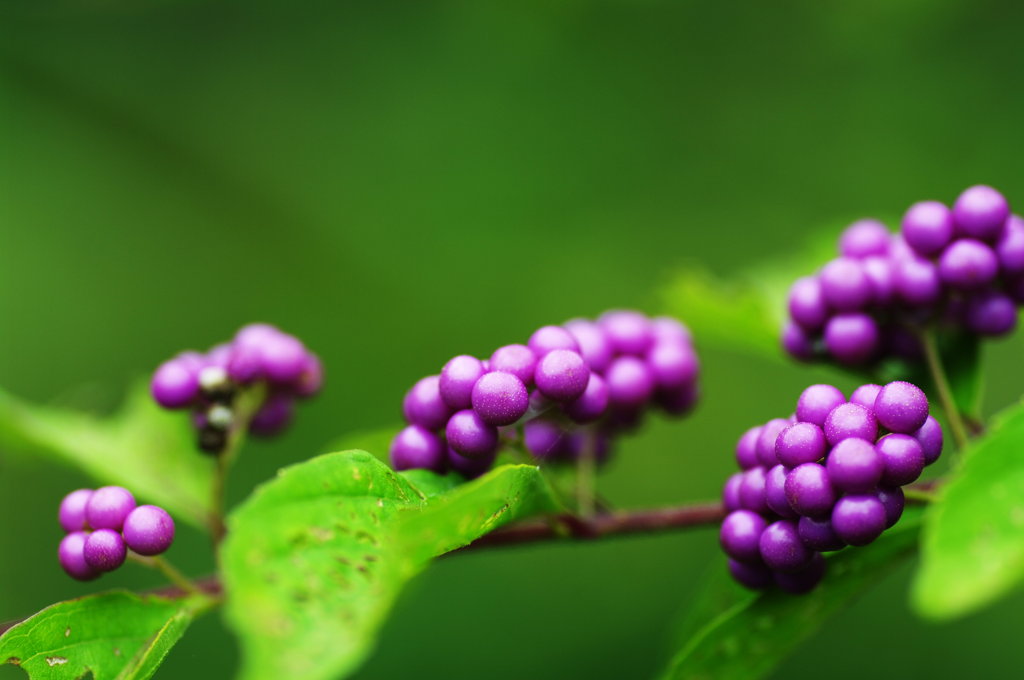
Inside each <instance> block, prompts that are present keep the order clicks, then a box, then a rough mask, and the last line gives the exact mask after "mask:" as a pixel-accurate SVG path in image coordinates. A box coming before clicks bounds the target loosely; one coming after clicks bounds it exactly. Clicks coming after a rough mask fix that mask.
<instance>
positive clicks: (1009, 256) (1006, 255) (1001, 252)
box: [996, 215, 1024, 276]
mask: <svg viewBox="0 0 1024 680" xmlns="http://www.w3.org/2000/svg"><path fill="white" fill-rule="evenodd" d="M996 257H998V258H999V269H1000V270H1001V271H1002V273H1003V274H1009V275H1011V276H1012V275H1016V274H1024V219H1021V218H1020V217H1018V216H1017V215H1011V216H1010V219H1009V220H1007V222H1006V230H1005V231H1004V232H1003V235H1002V236H1000V237H999V241H998V242H997V243H996Z"/></svg>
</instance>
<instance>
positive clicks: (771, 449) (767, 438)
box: [755, 418, 792, 469]
mask: <svg viewBox="0 0 1024 680" xmlns="http://www.w3.org/2000/svg"><path fill="white" fill-rule="evenodd" d="M790 425H792V423H791V422H790V421H788V420H786V419H784V418H773V419H772V420H769V421H768V422H767V423H765V424H764V427H762V428H761V432H760V433H758V435H757V445H756V447H755V450H756V451H757V460H758V462H759V463H760V464H761V465H763V466H764V467H765V469H768V468H771V467H774V466H775V465H778V464H779V459H778V458H776V456H775V442H776V441H777V440H778V438H779V435H780V434H781V433H782V431H783V430H785V429H786V428H787V427H789V426H790Z"/></svg>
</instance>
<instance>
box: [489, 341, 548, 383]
mask: <svg viewBox="0 0 1024 680" xmlns="http://www.w3.org/2000/svg"><path fill="white" fill-rule="evenodd" d="M490 369H491V370H492V371H501V372H503V373H511V374H512V375H514V376H515V377H517V378H519V380H521V381H522V383H523V384H524V385H526V386H527V387H529V386H530V385H532V384H533V372H534V371H535V370H536V369H537V356H536V355H535V354H534V353H533V350H532V349H530V348H529V347H527V346H526V345H505V346H504V347H499V348H498V349H496V350H494V354H492V355H491V360H490Z"/></svg>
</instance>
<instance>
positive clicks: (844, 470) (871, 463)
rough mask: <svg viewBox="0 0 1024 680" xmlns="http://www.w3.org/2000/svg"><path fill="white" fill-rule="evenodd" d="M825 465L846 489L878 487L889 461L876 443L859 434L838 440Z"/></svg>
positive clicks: (831, 477) (835, 479)
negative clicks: (856, 436) (880, 452)
mask: <svg viewBox="0 0 1024 680" xmlns="http://www.w3.org/2000/svg"><path fill="white" fill-rule="evenodd" d="M825 466H826V468H827V469H828V476H829V479H831V480H832V484H833V485H835V487H836V488H837V489H839V490H840V491H844V492H846V493H860V492H867V491H870V490H872V489H874V488H875V487H876V486H877V485H878V481H879V480H880V479H881V478H882V474H883V473H884V472H885V461H884V459H883V458H882V456H881V454H879V452H878V450H877V449H875V446H874V444H872V443H871V442H870V441H866V440H864V439H855V438H850V439H844V440H842V441H841V442H839V443H838V444H836V445H835V446H834V447H833V448H832V451H831V453H829V454H828V460H827V461H826V463H825Z"/></svg>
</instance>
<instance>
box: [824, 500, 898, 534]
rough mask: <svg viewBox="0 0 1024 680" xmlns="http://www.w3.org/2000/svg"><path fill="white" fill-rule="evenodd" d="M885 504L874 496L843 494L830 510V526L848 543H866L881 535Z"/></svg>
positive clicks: (884, 517) (883, 528) (885, 518)
mask: <svg viewBox="0 0 1024 680" xmlns="http://www.w3.org/2000/svg"><path fill="white" fill-rule="evenodd" d="M887 519H888V518H887V517H886V514H885V506H883V505H882V501H880V500H879V499H878V497H876V496H844V497H842V498H840V499H839V500H838V501H836V507H835V509H834V510H832V528H833V529H834V530H835V532H836V535H837V536H839V538H840V539H842V540H843V542H845V543H848V544H849V545H867V544H868V543H871V541H873V540H875V539H876V538H878V537H879V536H881V535H882V532H883V531H885V524H886V521H887Z"/></svg>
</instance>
